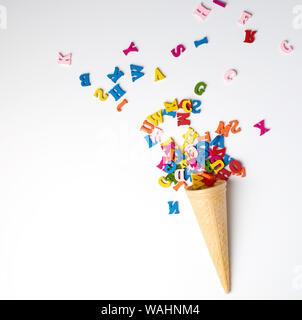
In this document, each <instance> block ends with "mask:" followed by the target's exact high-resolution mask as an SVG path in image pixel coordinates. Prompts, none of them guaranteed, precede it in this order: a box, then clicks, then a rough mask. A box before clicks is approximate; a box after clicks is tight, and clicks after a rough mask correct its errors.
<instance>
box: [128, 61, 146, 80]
mask: <svg viewBox="0 0 302 320" xmlns="http://www.w3.org/2000/svg"><path fill="white" fill-rule="evenodd" d="M130 69H131V76H132V82H134V81H136V80H138V79H139V78H141V77H143V76H144V75H145V74H144V73H143V72H141V71H142V70H143V69H144V67H140V66H136V65H135V64H131V65H130Z"/></svg>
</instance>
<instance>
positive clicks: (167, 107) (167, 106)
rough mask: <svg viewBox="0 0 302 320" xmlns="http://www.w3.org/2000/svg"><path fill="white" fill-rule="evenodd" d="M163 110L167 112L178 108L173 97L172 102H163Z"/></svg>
mask: <svg viewBox="0 0 302 320" xmlns="http://www.w3.org/2000/svg"><path fill="white" fill-rule="evenodd" d="M164 106H165V110H166V112H167V113H169V112H172V111H177V110H178V102H177V99H175V100H174V101H173V102H164Z"/></svg>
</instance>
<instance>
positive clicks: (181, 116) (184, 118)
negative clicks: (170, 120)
mask: <svg viewBox="0 0 302 320" xmlns="http://www.w3.org/2000/svg"><path fill="white" fill-rule="evenodd" d="M189 117H190V113H177V125H178V126H189V125H190V124H191V121H190V120H188V118H189Z"/></svg>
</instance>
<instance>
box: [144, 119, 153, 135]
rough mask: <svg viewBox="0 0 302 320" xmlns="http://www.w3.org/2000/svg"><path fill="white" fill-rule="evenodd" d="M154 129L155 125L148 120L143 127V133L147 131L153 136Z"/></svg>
mask: <svg viewBox="0 0 302 320" xmlns="http://www.w3.org/2000/svg"><path fill="white" fill-rule="evenodd" d="M153 129H154V125H153V124H152V123H150V122H148V121H147V120H145V121H144V123H143V125H142V126H141V131H145V132H147V133H148V134H151V133H152V131H153Z"/></svg>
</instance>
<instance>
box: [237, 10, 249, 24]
mask: <svg viewBox="0 0 302 320" xmlns="http://www.w3.org/2000/svg"><path fill="white" fill-rule="evenodd" d="M251 17H252V15H251V14H250V13H248V12H246V11H243V12H242V15H241V17H240V19H239V21H238V23H239V24H241V25H244V24H246V22H247V21H248V20H249V19H250V18H251Z"/></svg>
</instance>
